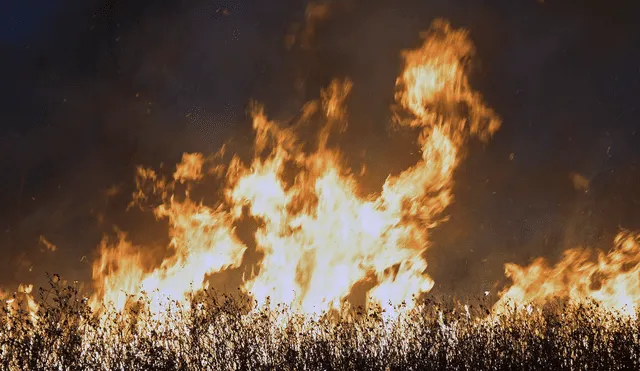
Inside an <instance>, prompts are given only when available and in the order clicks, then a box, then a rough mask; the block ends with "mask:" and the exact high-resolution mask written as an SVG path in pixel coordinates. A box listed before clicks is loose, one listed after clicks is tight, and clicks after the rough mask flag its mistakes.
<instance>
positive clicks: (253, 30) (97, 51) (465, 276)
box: [0, 0, 640, 293]
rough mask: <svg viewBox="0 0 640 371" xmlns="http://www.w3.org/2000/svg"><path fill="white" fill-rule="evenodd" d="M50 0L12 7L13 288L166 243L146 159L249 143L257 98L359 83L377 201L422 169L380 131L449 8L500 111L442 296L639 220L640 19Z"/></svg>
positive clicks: (290, 4) (475, 176)
mask: <svg viewBox="0 0 640 371" xmlns="http://www.w3.org/2000/svg"><path fill="white" fill-rule="evenodd" d="M41 3H42V4H40V5H41V6H42V7H32V8H33V9H31V8H26V7H24V6H8V5H2V6H3V7H6V8H7V9H4V8H2V9H0V14H2V17H3V19H2V20H3V22H0V23H1V24H2V28H1V29H0V42H1V44H0V55H1V56H2V58H0V60H1V62H0V64H1V67H2V68H1V69H0V81H1V82H2V85H1V86H3V88H4V89H3V91H2V93H1V94H2V99H0V123H1V126H0V150H1V151H2V156H1V157H0V170H1V171H2V182H0V192H1V195H0V200H1V201H0V205H2V208H1V209H0V210H2V213H1V214H0V223H1V224H0V227H1V230H0V246H1V247H2V257H3V259H0V272H2V273H0V283H2V284H7V285H11V284H14V283H17V282H20V281H28V282H34V281H35V282H38V280H40V278H42V277H43V272H44V271H47V270H48V271H56V272H60V273H62V274H63V275H65V276H67V277H69V278H71V279H76V278H77V279H86V278H87V277H88V272H89V265H88V264H86V262H90V261H91V256H92V253H93V252H94V250H95V246H96V245H97V243H98V241H99V239H100V237H101V235H102V234H103V233H112V227H113V225H118V226H119V227H121V228H122V229H125V230H127V231H131V232H133V237H134V238H136V239H139V240H140V241H142V240H144V241H145V242H149V243H151V244H153V243H160V242H161V241H162V239H163V238H165V237H166V232H165V231H163V228H162V226H161V225H158V224H157V223H155V222H153V218H152V217H150V216H149V215H145V214H141V213H139V212H136V211H130V212H124V210H125V208H126V204H127V203H128V201H129V195H130V192H131V187H132V185H133V175H134V168H135V166H136V165H138V164H144V165H149V166H154V167H158V166H159V165H160V163H162V162H163V163H164V164H165V168H166V167H170V166H171V164H173V163H175V161H177V160H178V159H179V158H180V155H181V153H182V152H185V151H205V152H212V151H215V150H216V149H217V148H218V146H219V145H220V144H221V143H222V142H224V141H226V140H228V139H229V138H234V140H235V141H236V142H237V144H246V143H248V142H249V139H248V138H249V137H250V136H251V132H250V125H249V122H248V120H247V118H246V116H245V109H246V107H247V103H248V102H249V100H250V99H257V100H259V101H262V102H264V103H265V104H266V106H267V109H268V112H269V114H270V115H272V116H274V117H277V118H282V119H286V118H287V117H290V116H292V115H295V114H296V112H297V110H298V108H299V107H300V105H301V104H302V103H303V102H304V101H306V100H308V99H311V98H315V97H316V96H317V92H318V90H319V88H320V87H322V86H325V85H327V84H328V82H329V81H330V80H331V79H332V78H334V77H345V76H349V77H350V78H351V79H352V80H353V81H354V84H355V85H354V90H353V95H352V97H351V99H350V109H351V125H352V126H351V127H350V128H349V130H348V131H347V133H345V136H344V137H343V138H342V139H341V144H342V145H343V147H345V148H348V152H349V153H350V155H352V156H351V157H352V158H354V159H355V160H353V161H354V163H356V164H357V163H358V161H366V162H367V164H368V168H369V170H370V172H371V173H370V175H369V177H368V178H367V182H366V184H365V188H366V189H371V190H375V189H376V187H377V186H379V184H380V183H381V182H382V181H383V180H384V177H385V176H386V175H387V174H388V173H389V172H395V171H398V170H399V169H401V168H403V167H406V166H407V165H409V164H411V163H413V161H414V160H415V159H414V157H412V156H411V155H410V154H409V153H407V152H408V151H407V148H409V146H411V145H412V144H411V143H410V141H409V139H408V138H409V136H406V135H403V133H401V132H400V133H393V135H392V136H391V135H390V133H388V132H387V126H388V122H389V106H390V104H391V103H392V99H393V94H392V93H393V86H394V83H395V78H396V76H397V75H398V72H399V71H400V68H401V65H400V62H401V61H400V58H399V52H400V50H401V49H406V48H412V47H416V46H418V45H419V43H420V40H419V37H418V34H419V32H420V31H422V30H424V29H426V28H427V27H428V25H429V24H430V22H431V20H432V19H434V18H436V17H443V18H447V19H449V20H450V21H451V22H452V24H453V26H455V27H466V28H469V29H470V32H471V38H472V39H473V41H474V43H475V44H476V47H477V56H476V58H475V62H474V68H473V75H472V83H473V85H474V87H476V88H477V89H478V90H479V91H480V92H482V94H483V95H484V96H485V99H486V100H487V102H488V104H489V105H490V106H492V107H493V108H494V109H495V111H496V112H497V113H498V114H499V115H500V116H502V118H503V119H504V125H503V127H502V128H501V130H500V131H499V132H498V133H497V135H496V136H495V138H494V139H493V140H492V141H491V142H490V143H488V144H487V145H482V144H480V143H472V144H471V148H470V149H469V151H468V156H467V158H466V160H465V162H464V163H463V164H461V166H460V169H459V170H458V172H457V174H456V177H455V179H456V189H455V192H456V193H455V196H456V201H455V203H454V204H453V205H452V206H451V207H450V210H449V213H450V215H451V220H450V221H449V222H448V223H446V224H444V225H442V227H441V228H439V229H438V230H437V231H436V232H435V235H434V236H433V240H434V246H433V248H431V249H430V251H429V252H428V259H429V270H430V273H431V274H432V276H433V277H434V279H435V281H436V289H437V290H441V291H444V292H448V291H452V290H453V291H455V292H469V293H478V292H482V291H484V290H485V289H490V288H492V287H494V285H496V284H497V282H498V281H499V280H500V279H501V277H502V265H503V263H504V262H506V261H515V262H518V263H526V262H527V260H528V259H530V258H531V257H535V256H539V255H545V256H549V257H551V258H553V257H554V256H557V254H558V253H559V252H560V251H561V250H562V249H563V248H564V247H566V246H567V245H569V246H572V245H574V244H583V245H590V246H596V247H601V248H606V247H607V245H608V244H609V243H610V241H611V238H612V237H613V235H614V234H615V233H616V231H617V229H618V228H619V227H625V228H631V229H640V207H639V206H640V195H639V194H638V189H637V187H638V184H639V181H640V174H639V173H638V160H639V159H640V151H639V149H638V148H639V147H640V146H638V145H637V143H638V138H639V136H640V134H639V133H638V125H637V123H638V122H640V114H639V111H638V109H637V104H638V102H637V98H634V97H637V96H638V90H639V89H640V70H638V65H640V50H639V48H640V35H639V31H638V28H637V26H636V22H635V20H634V19H633V16H632V14H634V12H633V10H632V9H621V8H620V7H613V6H610V7H608V8H607V7H605V6H604V4H602V3H595V2H594V3H593V4H591V3H589V2H584V1H562V2H560V1H555V2H553V1H547V2H545V3H543V4H541V3H539V2H536V1H497V2H481V1H479V2H467V1H428V2H427V1H418V0H415V1H413V0H407V1H387V0H375V1H367V2H365V1H350V2H340V1H331V2H327V3H326V4H327V5H325V6H327V8H326V9H327V11H326V12H318V13H309V12H307V9H308V8H307V3H306V2H303V1H294V0H287V1H279V2H273V1H266V0H264V1H258V0H253V1H251V0H246V1H192V2H178V1H175V2H173V1H159V2H158V1H136V2H125V1H121V2H118V1H99V0H93V1H84V2H78V3H79V4H78V5H75V6H71V7H70V6H69V5H68V4H67V3H64V4H63V3H62V2H58V1H48V2H44V1H42V2H41ZM45 3H46V4H45ZM80 3H82V4H80ZM316 4H325V3H316ZM317 6H322V5H317ZM310 14H315V15H313V16H310ZM309 17H312V18H311V19H312V22H310V21H309V19H310V18H309ZM295 23H297V24H298V25H297V26H293V27H292V25H294V24H295ZM287 42H288V44H287ZM287 46H289V48H287ZM301 82H303V83H302V84H301ZM241 148H242V147H241ZM571 174H579V175H580V176H581V177H582V178H583V179H584V180H586V183H587V184H588V191H587V192H585V191H584V189H576V188H575V181H572V175H571ZM582 183H584V182H582ZM114 186H115V187H114ZM112 187H113V188H112ZM109 190H111V191H110V192H107V191H109ZM116 190H117V191H118V192H116ZM107 193H109V195H110V196H109V197H107ZM41 235H42V236H45V237H46V239H47V240H48V241H50V242H51V243H53V244H55V245H56V247H57V250H56V251H55V252H52V251H49V250H47V249H43V246H42V244H41V243H40V242H39V241H40V236H41ZM83 256H87V257H89V258H88V259H84V260H83V261H85V263H83V262H81V259H82V257H83ZM29 269H31V271H29Z"/></svg>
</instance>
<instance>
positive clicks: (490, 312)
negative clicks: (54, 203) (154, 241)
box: [0, 20, 640, 370]
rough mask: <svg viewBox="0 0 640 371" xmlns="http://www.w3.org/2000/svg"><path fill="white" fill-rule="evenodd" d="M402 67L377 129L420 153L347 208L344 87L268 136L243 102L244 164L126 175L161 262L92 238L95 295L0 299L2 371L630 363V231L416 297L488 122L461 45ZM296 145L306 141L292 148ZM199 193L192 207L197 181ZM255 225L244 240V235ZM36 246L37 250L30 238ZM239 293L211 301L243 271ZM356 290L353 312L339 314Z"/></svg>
mask: <svg viewBox="0 0 640 371" xmlns="http://www.w3.org/2000/svg"><path fill="white" fill-rule="evenodd" d="M422 36H423V38H424V43H423V44H422V46H420V47H418V48H417V49H413V50H408V51H405V52H404V53H403V54H402V58H403V60H404V69H403V71H402V73H401V74H400V76H399V77H398V79H397V82H396V91H395V102H396V104H395V105H394V107H392V110H393V113H394V122H393V125H396V126H398V127H400V128H404V129H405V130H411V131H412V132H415V133H416V138H417V139H416V142H417V145H418V147H419V151H420V153H421V156H420V158H419V160H418V161H417V162H416V163H415V164H413V165H412V166H410V167H408V168H407V169H405V170H403V171H401V172H399V173H397V174H392V175H389V176H388V178H387V179H386V181H385V182H384V184H383V186H382V188H381V189H380V190H378V191H377V192H375V193H372V194H363V193H362V191H361V190H360V187H359V184H358V173H359V171H353V170H352V169H351V168H349V167H348V166H347V165H346V161H345V154H344V153H343V152H341V151H340V149H339V148H336V147H335V146H334V145H333V142H332V140H331V139H332V137H333V136H335V135H338V134H339V133H340V132H342V131H344V130H346V128H347V124H348V119H349V115H348V112H347V110H346V106H347V105H346V102H347V99H348V97H349V94H350V92H351V89H352V82H351V81H349V80H348V79H345V80H336V81H334V82H332V83H331V84H330V85H329V86H327V87H326V88H325V89H324V90H323V91H322V92H321V94H320V99H319V100H317V101H312V102H309V103H307V104H306V105H304V107H302V108H301V113H300V115H299V118H298V120H297V122H295V123H294V124H293V125H290V126H285V125H282V124H281V123H278V122H275V121H272V120H271V119H270V118H269V116H268V115H267V111H266V109H265V107H263V106H262V105H260V104H258V103H254V104H252V105H251V115H252V118H253V129H254V136H255V137H254V143H253V144H254V153H253V158H252V159H251V160H250V161H243V160H242V159H241V158H240V156H238V155H235V154H233V153H230V149H229V148H228V147H224V148H222V149H221V150H220V151H219V152H218V153H216V154H213V155H205V154H200V153H192V154H185V155H184V157H183V160H182V162H181V163H180V164H178V165H177V166H176V169H175V172H174V173H173V175H172V177H165V176H163V175H162V174H161V173H159V172H156V171H155V170H154V169H150V168H144V167H140V168H139V169H138V171H137V174H136V184H137V191H136V192H135V193H134V195H133V201H132V204H131V206H132V207H142V208H151V209H152V210H153V213H154V214H155V216H156V217H157V218H158V219H160V220H163V221H165V222H166V223H167V225H168V227H169V229H168V234H169V237H170V242H169V245H168V246H167V251H169V254H168V257H166V258H165V259H164V260H162V261H161V262H159V263H157V262H156V257H154V256H153V254H154V251H153V250H151V249H147V248H145V247H144V246H135V245H134V244H133V243H132V242H131V241H130V240H129V239H128V238H127V235H126V234H125V233H120V234H119V235H118V236H116V238H115V239H110V238H105V239H104V240H103V242H102V243H101V244H100V246H99V248H98V256H97V259H96V260H95V261H94V262H93V290H92V291H91V292H81V290H79V288H78V286H77V285H75V284H74V285H68V284H67V283H65V282H63V281H62V280H60V278H59V277H57V276H53V277H51V280H50V287H49V288H48V289H41V290H40V291H39V293H38V295H36V297H37V298H38V299H37V300H36V299H34V295H33V293H32V290H33V287H32V286H21V287H20V289H19V290H18V292H17V293H16V294H14V295H12V296H11V295H10V294H7V293H1V292H0V294H1V295H2V296H3V297H4V299H5V302H6V305H5V307H4V314H3V316H2V317H0V326H1V327H2V331H1V332H0V363H1V364H2V368H3V369H15V370H22V369H54V368H55V369H296V370H297V369H513V368H526V369H537V368H547V369H548V368H552V369H565V368H566V369H585V368H601V367H603V368H608V369H629V368H635V369H637V368H638V367H640V364H639V361H638V359H639V357H640V338H639V334H640V332H639V331H638V322H637V321H638V320H637V316H636V313H637V312H638V304H639V303H640V271H639V269H640V268H639V267H640V265H639V264H638V263H640V260H639V259H640V236H638V235H635V234H633V233H631V232H627V231H623V232H621V233H620V234H619V235H618V237H616V239H615V241H614V242H613V249H612V250H611V251H609V252H593V253H592V252H590V251H589V250H587V249H582V248H573V249H570V250H567V251H566V252H565V254H564V256H563V258H562V259H561V260H560V261H559V262H558V263H557V264H555V265H550V264H549V263H547V262H546V261H545V260H544V259H538V260H535V261H534V262H533V263H532V264H531V265H529V266H527V267H520V266H517V265H515V264H507V265H506V272H505V273H506V275H507V277H508V278H509V279H511V281H512V282H511V284H510V285H509V286H508V287H506V288H505V289H504V290H503V291H502V292H501V293H500V294H499V297H498V298H497V302H496V303H495V304H494V303H493V302H492V300H493V298H491V297H486V298H481V299H478V300H473V301H469V302H468V303H459V302H453V301H451V302H443V301H441V300H434V299H433V298H431V297H429V295H428V293H429V291H430V290H431V289H432V287H433V285H434V281H433V279H432V278H431V277H430V276H429V274H428V265H427V261H426V259H425V254H424V252H425V250H426V249H427V248H429V246H430V243H429V237H430V233H431V231H432V230H433V229H434V228H435V227H437V226H438V225H439V224H440V223H442V222H445V221H446V214H445V210H446V208H447V206H448V205H450V204H451V202H452V200H453V197H454V195H453V192H452V189H453V181H454V179H453V178H454V172H455V169H456V167H457V166H458V164H459V163H460V162H461V161H462V159H463V158H464V155H465V146H466V144H467V142H468V141H469V140H481V141H488V140H490V138H491V136H492V134H493V133H495V132H496V131H497V130H498V129H499V128H500V124H501V122H500V119H499V118H498V116H497V115H496V113H494V112H493V111H492V110H491V109H490V108H489V107H487V106H486V105H485V104H484V103H483V101H482V98H481V96H480V94H479V93H477V92H475V91H474V90H473V89H472V88H471V87H470V85H469V82H468V79H467V66H468V61H469V59H470V58H471V56H472V54H473V45H472V44H471V42H470V40H469V39H468V35H467V32H466V31H464V30H456V29H453V28H451V26H450V25H449V24H448V23H447V22H445V21H441V20H439V21H436V22H434V23H433V24H432V26H431V28H430V29H429V30H428V31H427V32H425V33H424V34H423V35H422ZM310 131H311V132H314V133H315V135H314V137H313V138H314V139H313V140H311V141H309V140H307V139H308V138H307V137H306V136H303V133H308V132H310ZM211 178H214V179H216V181H217V184H218V186H217V189H216V190H215V191H212V194H213V195H212V196H209V197H207V200H214V201H212V202H207V203H205V202H204V201H202V200H200V199H198V198H197V197H195V196H194V193H195V190H196V188H197V185H198V184H199V183H201V182H202V181H203V180H204V179H211ZM247 222H249V223H251V224H252V225H253V226H254V230H253V232H252V236H251V241H250V242H248V239H247V238H246V236H241V234H240V233H239V232H238V231H239V226H240V225H241V224H242V223H247ZM42 241H43V242H42V243H43V244H44V245H45V246H46V247H47V248H48V249H49V250H51V251H55V246H53V245H52V244H50V243H49V242H48V241H46V239H44V237H43V238H42ZM249 251H251V252H252V253H254V254H257V255H259V256H260V259H259V260H258V262H257V263H256V264H255V266H253V267H252V269H248V270H245V271H244V272H243V276H242V282H241V283H240V284H239V286H238V291H237V292H234V293H232V294H230V293H228V292H217V291H215V290H213V289H212V288H210V287H209V280H210V278H211V277H212V276H213V275H215V274H216V273H220V272H225V271H228V270H233V269H239V268H240V267H242V266H245V265H246V264H245V263H246V262H245V256H246V255H247V253H248V252H249ZM357 291H361V292H363V293H364V295H363V297H365V298H366V300H364V301H363V302H361V303H357V302H356V300H355V299H354V298H353V297H354V295H355V293H356V292H357Z"/></svg>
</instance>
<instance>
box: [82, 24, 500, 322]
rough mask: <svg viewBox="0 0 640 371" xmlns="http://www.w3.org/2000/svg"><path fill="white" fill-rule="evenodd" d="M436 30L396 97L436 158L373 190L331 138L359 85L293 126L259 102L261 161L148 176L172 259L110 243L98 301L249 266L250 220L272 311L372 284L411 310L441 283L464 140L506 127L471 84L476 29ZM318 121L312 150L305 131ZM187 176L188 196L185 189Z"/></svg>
mask: <svg viewBox="0 0 640 371" xmlns="http://www.w3.org/2000/svg"><path fill="white" fill-rule="evenodd" d="M423 37H424V39H425V40H424V44H423V45H422V46H421V47H420V48H418V49H415V50H410V51H406V52H404V53H403V57H404V61H405V69H404V71H403V72H402V74H401V75H400V77H399V78H398V80H397V89H396V94H395V97H396V101H397V103H398V106H397V107H395V110H394V112H395V113H396V118H397V119H396V124H398V125H401V126H408V127H411V128H414V129H417V131H418V132H419V137H418V144H419V146H420V151H421V153H422V156H421V158H420V159H419V160H418V162H417V163H416V164H415V165H413V166H411V167H409V168H408V169H406V170H404V171H402V172H401V173H399V174H395V175H389V177H388V178H387V180H386V182H385V183H384V185H383V186H382V189H381V190H380V191H379V192H378V193H375V194H370V195H362V194H361V192H360V190H359V185H358V182H357V179H356V176H355V175H354V172H353V171H352V169H350V168H348V167H347V166H345V165H344V163H345V162H344V156H345V155H344V153H342V152H341V151H340V150H339V149H338V148H332V147H331V146H330V144H329V143H330V142H329V140H328V139H329V138H330V136H331V135H336V134H339V133H340V132H342V131H344V130H346V127H347V122H348V112H347V110H346V105H347V99H348V96H349V94H350V92H351V89H352V83H351V82H350V81H349V80H348V79H347V80H344V81H337V80H336V81H334V82H333V83H331V85H330V86H328V87H327V88H326V89H325V90H323V91H322V92H321V99H320V101H318V102H310V103H308V104H307V105H305V106H304V107H303V108H302V114H301V118H300V120H299V122H297V123H296V124H295V125H293V126H291V127H285V126H282V125H281V124H279V123H277V122H274V121H271V120H270V119H269V118H268V116H267V114H266V113H265V109H264V107H262V106H260V105H259V104H254V105H253V106H252V117H253V129H254V132H255V140H254V149H255V151H254V158H253V160H251V161H250V162H248V163H245V162H243V161H242V160H241V159H240V157H239V156H233V158H232V159H231V161H230V162H229V164H228V165H227V166H224V165H217V166H216V167H214V169H215V171H207V170H206V169H205V168H206V167H208V166H210V165H211V164H210V159H209V158H205V156H204V155H202V154H185V155H184V157H183V161H182V162H181V163H180V164H178V165H177V167H176V170H175V172H174V174H173V179H171V180H167V179H164V178H163V177H161V176H159V175H158V174H157V173H156V172H155V171H153V170H151V169H144V168H140V169H139V170H138V176H137V184H138V191H137V192H136V194H134V204H143V203H145V202H146V201H148V200H149V199H150V198H151V197H153V196H154V195H155V196H160V198H161V199H162V203H161V205H160V206H157V207H156V208H155V210H154V212H155V215H156V216H157V217H158V218H160V219H165V220H166V221H168V223H169V235H170V237H171V242H170V245H169V250H170V251H171V256H170V257H168V258H166V259H165V260H164V261H162V263H161V264H160V266H157V267H155V268H154V267H152V266H151V264H150V263H149V261H150V259H149V256H148V253H147V252H146V251H145V249H144V248H143V247H137V246H133V245H132V244H131V243H130V242H128V241H127V239H126V236H125V235H124V234H122V235H121V236H119V239H118V241H117V242H116V243H115V244H109V243H108V242H107V241H106V240H105V241H104V242H103V243H102V244H101V246H100V249H99V258H98V259H97V260H96V261H95V263H94V265H93V278H94V282H95V288H96V291H95V294H94V296H93V298H92V304H93V306H94V308H96V307H99V306H100V305H102V304H107V303H112V304H113V305H114V306H115V308H116V309H118V310H122V309H123V308H124V307H125V306H126V303H127V300H128V294H138V293H140V292H142V291H144V292H146V293H147V294H148V295H150V299H151V304H152V306H154V308H155V309H159V307H160V304H161V303H162V300H163V299H162V298H171V299H173V300H178V301H186V300H188V294H189V292H191V291H198V290H201V289H203V288H206V285H207V277H209V276H210V275H212V274H214V273H217V272H221V271H224V270H226V269H229V268H234V267H239V266H240V265H241V264H242V259H243V255H244V253H245V251H246V250H247V249H248V246H247V244H246V243H245V242H243V241H242V240H241V239H240V238H239V237H238V236H237V234H236V226H237V225H238V223H240V222H241V221H243V220H251V221H253V222H254V223H255V225H256V227H257V229H256V232H255V236H254V237H255V248H256V250H257V251H258V252H260V253H262V255H263V257H262V259H261V261H259V262H258V265H257V267H256V269H255V270H254V272H253V274H250V275H249V274H248V275H246V276H245V277H244V282H243V284H242V287H241V288H242V290H243V291H244V292H245V293H246V294H248V295H250V296H251V297H252V298H254V299H255V301H256V302H257V304H258V305H268V304H269V303H284V304H287V305H290V306H291V307H292V308H293V309H294V310H297V311H301V312H304V313H319V312H324V311H327V310H330V309H339V308H342V306H343V305H344V303H345V300H346V299H347V298H348V296H349V295H350V294H351V293H352V290H354V286H356V285H357V284H359V283H360V284H364V285H365V286H367V287H369V288H370V289H369V290H368V293H367V295H368V297H369V303H370V304H376V305H382V306H385V307H386V306H387V304H388V303H392V304H400V303H402V302H405V303H406V304H407V305H410V303H411V302H412V300H411V299H412V297H413V296H415V295H418V294H420V293H424V292H428V291H429V290H430V289H431V288H432V286H433V280H432V279H431V278H430V277H429V276H428V274H427V272H426V269H427V262H426V261H425V259H424V255H423V253H424V251H425V250H426V249H427V248H428V246H429V239H428V237H429V230H430V229H432V228H434V227H435V226H436V225H437V224H438V223H439V222H440V221H442V220H443V219H444V215H443V213H444V211H445V209H446V207H447V206H448V205H449V204H450V203H451V202H452V200H453V195H452V185H453V173H454V170H455V169H456V166H457V165H458V163H459V162H460V159H461V157H462V155H463V146H464V144H465V142H466V141H467V139H468V138H469V137H470V136H471V135H475V136H478V137H479V138H481V139H483V140H485V139H487V138H488V137H489V136H490V135H491V134H492V133H493V132H495V131H496V130H497V129H498V127H499V126H500V121H499V119H498V118H497V117H496V116H495V114H494V113H493V112H492V111H491V110H490V109H489V108H487V107H486V106H484V105H483V103H482V101H481V98H480V96H479V95H478V94H477V93H475V92H474V91H473V90H472V89H471V88H470V86H469V83H468V80H467V77H466V63H467V60H468V58H469V57H470V56H471V54H472V52H473V47H472V45H471V42H470V41H469V39H468V35H467V33H466V32H465V31H460V30H453V29H451V27H450V26H449V25H448V24H447V23H446V22H444V21H437V22H434V24H433V25H432V27H431V29H430V30H429V31H428V32H427V33H425V34H424V35H423ZM318 122H321V123H322V124H321V126H320V128H319V130H318V131H317V133H318V134H317V135H316V138H315V144H313V145H312V146H309V145H308V142H305V141H303V140H302V139H301V137H300V135H301V134H300V131H301V129H302V128H308V127H310V126H312V125H316V124H317V123H318ZM217 157H221V156H217ZM205 174H219V175H222V176H221V179H220V183H221V184H222V185H223V191H222V193H221V194H222V198H221V199H220V200H219V202H218V203H217V204H216V205H214V206H207V205H204V204H203V203H201V202H196V201H195V200H192V199H191V197H190V191H189V190H190V185H191V184H195V183H197V182H198V181H200V180H202V179H203V178H204V176H205ZM181 184H186V191H184V194H182V193H181V192H178V191H177V189H178V185H181ZM389 308H391V307H389Z"/></svg>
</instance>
